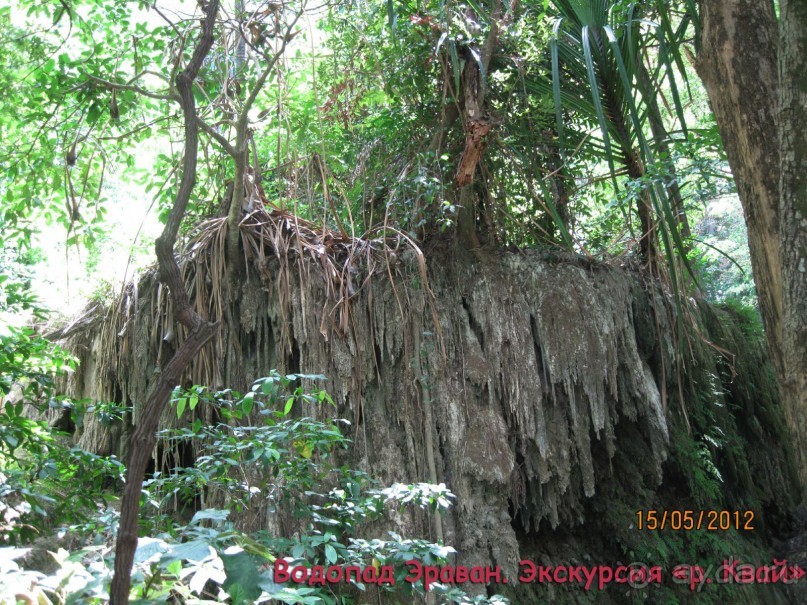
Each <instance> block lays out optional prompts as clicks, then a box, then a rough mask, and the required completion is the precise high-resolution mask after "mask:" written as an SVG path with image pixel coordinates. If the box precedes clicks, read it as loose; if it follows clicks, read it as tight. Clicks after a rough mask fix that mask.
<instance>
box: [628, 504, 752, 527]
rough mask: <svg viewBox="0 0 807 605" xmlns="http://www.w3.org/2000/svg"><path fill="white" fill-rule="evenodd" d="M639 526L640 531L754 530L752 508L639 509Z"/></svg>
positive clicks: (637, 512)
mask: <svg viewBox="0 0 807 605" xmlns="http://www.w3.org/2000/svg"><path fill="white" fill-rule="evenodd" d="M636 519H637V521H638V526H637V528H638V529H639V530H640V531H658V530H662V529H672V530H675V531H678V530H683V531H695V530H706V531H728V530H730V529H735V530H738V531H754V511H752V510H735V511H731V510H654V509H648V510H638V511H636Z"/></svg>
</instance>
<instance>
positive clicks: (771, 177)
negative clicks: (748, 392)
mask: <svg viewBox="0 0 807 605" xmlns="http://www.w3.org/2000/svg"><path fill="white" fill-rule="evenodd" d="M701 24H702V25H701V28H702V31H701V48H700V50H699V52H698V57H697V62H696V69H697V71H698V75H699V76H700V77H701V80H703V84H704V86H705V87H706V92H707V93H708V95H709V101H710V104H711V106H712V110H713V111H714V114H715V120H716V121H717V126H718V129H719V130H720V136H721V137H722V138H723V144H724V145H725V148H726V154H727V155H728V158H729V164H730V165H731V171H732V173H733V174H734V178H735V181H736V183H737V190H738V192H739V195H740V202H741V203H742V206H743V213H744V214H745V223H746V228H747V230H748V247H749V249H750V252H751V266H752V268H753V272H754V281H755V283H756V287H757V296H758V297H759V311H760V314H761V315H762V323H763V325H764V327H765V334H766V336H767V341H768V349H769V352H770V355H771V359H772V361H773V365H774V368H775V369H776V372H777V375H778V376H779V377H780V378H781V376H782V352H781V340H782V338H781V336H782V263H781V259H780V253H779V248H780V247H779V146H778V142H777V137H776V132H777V131H776V105H777V103H776V99H777V98H778V90H779V78H778V65H777V45H778V41H777V31H776V15H775V13H774V11H773V3H772V2H765V1H764V0H762V1H761V0H719V1H718V0H701Z"/></svg>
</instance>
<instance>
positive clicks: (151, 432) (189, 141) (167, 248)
mask: <svg viewBox="0 0 807 605" xmlns="http://www.w3.org/2000/svg"><path fill="white" fill-rule="evenodd" d="M218 9H219V0H212V1H211V2H210V4H209V5H207V7H206V8H204V9H203V10H204V11H205V13H206V16H205V18H204V20H203V21H202V32H201V35H200V37H199V41H198V43H197V45H196V48H195V49H194V51H193V55H192V57H191V61H190V63H189V64H188V65H187V67H186V68H185V69H184V70H183V71H181V72H180V73H179V74H178V75H177V78H176V85H177V91H178V92H179V99H180V104H181V106H182V112H183V115H184V124H185V159H184V162H183V170H182V180H181V182H180V185H179V191H178V192H177V196H176V199H175V200H174V206H173V207H172V208H171V213H170V214H169V216H168V221H167V223H166V225H165V228H164V229H163V232H162V235H160V237H159V238H157V243H156V251H157V260H158V262H159V266H160V279H161V280H162V281H163V283H165V284H166V285H167V286H168V288H169V289H170V291H171V298H172V302H173V305H174V309H175V312H176V317H177V318H178V319H179V321H180V322H181V323H182V325H184V326H185V327H186V328H187V329H188V332H189V334H188V337H187V338H186V339H185V340H184V341H183V342H182V344H181V345H180V347H179V349H178V350H177V352H176V353H175V354H174V356H173V357H172V358H171V360H170V361H169V362H168V364H166V366H165V368H163V370H162V372H161V373H160V374H159V376H158V377H157V380H156V382H155V383H154V384H153V385H152V388H151V391H150V393H149V396H148V400H147V401H146V405H145V408H144V409H143V413H142V415H141V417H140V419H139V421H138V423H137V427H136V429H135V431H134V433H133V434H132V437H131V440H130V441H129V460H128V466H127V471H126V487H125V489H124V493H123V499H122V501H121V517H120V529H119V530H118V539H117V543H116V545H115V575H114V576H113V578H112V588H111V590H110V604H111V605H126V604H127V603H128V602H129V589H130V587H131V575H132V563H133V562H134V554H135V550H136V548H137V521H138V513H139V509H140V493H141V492H142V489H143V476H144V475H145V472H146V466H147V464H148V460H149V457H150V456H151V452H152V450H153V449H154V444H155V441H156V432H157V426H158V424H159V420H160V416H161V414H162V411H163V409H164V408H165V405H166V404H167V403H168V399H169V397H170V395H171V391H172V390H173V389H174V387H175V386H176V385H177V384H178V382H179V379H180V376H181V374H182V372H183V371H184V370H185V368H186V367H188V364H190V363H191V361H192V360H193V358H194V357H195V356H196V355H197V353H198V352H199V351H200V350H201V349H202V347H204V346H205V344H207V342H208V341H209V340H210V339H211V338H212V337H213V335H214V333H215V330H216V329H217V324H215V323H210V322H208V321H206V320H204V319H203V318H202V317H200V316H199V315H198V314H197V313H196V312H195V311H194V310H193V308H192V307H191V305H190V301H189V300H188V294H187V292H186V291H185V283H184V281H183V279H182V273H181V271H180V269H179V265H178V264H177V261H176V258H175V256H174V245H175V244H176V239H177V233H178V232H179V226H180V224H181V222H182V218H183V217H184V216H185V210H186V208H187V206H188V201H189V200H190V196H191V193H192V192H193V188H194V186H195V184H196V161H197V153H198V147H199V126H198V122H197V118H196V103H195V101H194V98H193V82H194V80H195V79H196V76H197V75H198V73H199V69H200V68H201V66H202V62H203V61H204V58H205V57H206V56H207V53H208V52H210V48H211V47H212V45H213V27H214V25H215V22H216V15H217V14H218Z"/></svg>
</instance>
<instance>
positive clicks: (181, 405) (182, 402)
mask: <svg viewBox="0 0 807 605" xmlns="http://www.w3.org/2000/svg"><path fill="white" fill-rule="evenodd" d="M186 405H188V399H187V398H186V397H180V398H179V399H177V418H182V413H183V412H184V411H185V406H186Z"/></svg>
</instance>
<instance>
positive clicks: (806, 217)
mask: <svg viewBox="0 0 807 605" xmlns="http://www.w3.org/2000/svg"><path fill="white" fill-rule="evenodd" d="M781 19H782V23H781V38H780V43H781V47H780V48H781V50H780V57H779V66H780V72H779V73H780V77H781V81H780V88H779V94H780V100H779V155H780V160H781V176H780V181H779V186H780V196H779V216H780V220H781V224H780V225H779V233H780V236H781V241H782V275H783V279H782V285H783V316H782V360H783V362H784V377H783V378H784V380H783V381H782V387H783V388H782V396H783V398H784V404H785V414H786V416H787V420H788V425H789V426H790V429H791V433H792V435H793V437H794V438H795V439H796V447H795V448H794V450H795V452H796V463H797V465H798V466H797V468H798V469H799V476H800V479H801V484H802V489H803V490H807V78H806V77H805V74H807V3H805V2H804V0H795V1H794V0H783V1H782V3H781ZM805 496H807V494H805Z"/></svg>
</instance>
